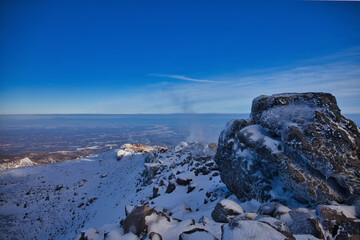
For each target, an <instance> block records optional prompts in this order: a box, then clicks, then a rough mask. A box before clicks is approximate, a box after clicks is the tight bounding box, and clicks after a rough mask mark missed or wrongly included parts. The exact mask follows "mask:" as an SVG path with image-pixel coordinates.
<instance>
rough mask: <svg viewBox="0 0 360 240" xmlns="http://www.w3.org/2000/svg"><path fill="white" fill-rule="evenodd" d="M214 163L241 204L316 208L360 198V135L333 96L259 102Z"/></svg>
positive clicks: (233, 125) (225, 135)
mask: <svg viewBox="0 0 360 240" xmlns="http://www.w3.org/2000/svg"><path fill="white" fill-rule="evenodd" d="M215 161H216V162H217V164H218V165H219V167H220V175H221V179H222V180H223V182H224V183H225V184H226V185H227V187H228V188H229V190H230V191H231V192H233V193H234V194H235V195H236V196H237V197H238V198H239V199H241V200H251V199H257V200H260V201H263V202H264V201H267V200H269V199H272V198H273V199H274V198H275V199H278V200H279V199H280V198H281V197H284V199H283V200H285V201H287V200H288V199H289V197H291V198H293V199H295V200H296V201H298V202H301V203H304V204H310V205H313V206H315V205H317V204H319V203H329V202H330V201H337V202H339V203H343V202H351V201H352V200H353V199H356V197H358V196H359V195H360V173H359V167H360V130H359V128H358V127H357V126H356V124H355V123H354V122H352V121H351V120H349V119H347V118H345V117H344V116H343V115H341V113H340V109H339V107H338V106H337V103H336V99H335V97H334V96H332V95H331V94H329V93H288V94H277V95H272V96H260V97H257V98H255V99H254V100H253V104H252V110H251V117H250V119H249V120H232V121H230V122H229V123H228V124H227V126H226V128H225V129H224V130H223V131H222V133H221V135H220V137H219V142H218V148H217V153H216V156H215Z"/></svg>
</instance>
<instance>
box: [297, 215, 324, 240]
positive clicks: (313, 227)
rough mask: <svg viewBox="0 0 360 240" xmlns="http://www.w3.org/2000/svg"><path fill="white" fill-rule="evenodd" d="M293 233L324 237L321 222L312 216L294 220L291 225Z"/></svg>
mask: <svg viewBox="0 0 360 240" xmlns="http://www.w3.org/2000/svg"><path fill="white" fill-rule="evenodd" d="M290 231H291V233H292V234H310V235H313V236H315V237H317V238H320V239H324V234H323V232H322V228H321V224H320V223H319V222H318V221H317V220H315V219H312V218H308V219H304V220H299V221H294V223H293V224H292V225H291V226H290Z"/></svg>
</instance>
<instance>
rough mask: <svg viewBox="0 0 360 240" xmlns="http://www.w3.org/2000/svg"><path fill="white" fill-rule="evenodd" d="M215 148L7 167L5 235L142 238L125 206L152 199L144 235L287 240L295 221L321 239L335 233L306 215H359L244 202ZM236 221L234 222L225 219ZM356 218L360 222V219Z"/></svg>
mask: <svg viewBox="0 0 360 240" xmlns="http://www.w3.org/2000/svg"><path fill="white" fill-rule="evenodd" d="M214 155H215V146H214V145H212V144H206V143H197V142H193V143H182V144H180V145H178V146H177V147H176V148H175V149H169V150H167V151H166V150H165V149H163V148H162V149H161V148H159V149H158V148H148V147H146V146H141V147H140V148H139V146H135V147H134V145H124V146H123V147H122V148H121V149H120V150H113V151H109V152H105V153H103V154H99V155H97V156H93V157H89V158H84V159H81V160H73V161H68V162H63V163H55V164H49V165H42V166H31V167H22V168H16V169H10V170H4V171H1V172H0V186H1V187H0V220H1V223H2V224H0V239H81V234H82V232H84V233H83V234H84V235H85V236H87V239H106V240H112V239H113V240H115V239H140V238H141V236H140V237H138V236H136V235H135V234H133V233H131V232H129V233H127V234H125V232H124V224H123V225H122V226H121V225H120V222H123V221H124V219H125V220H126V219H127V217H126V213H125V209H127V210H128V214H129V213H130V212H131V211H132V209H134V208H135V210H136V206H144V205H146V206H149V207H150V208H149V209H151V210H152V209H154V210H156V211H157V214H156V213H153V214H151V215H149V216H146V218H145V220H146V223H147V224H148V229H147V230H148V234H147V235H142V237H144V239H159V238H157V236H156V235H152V237H151V234H150V233H151V232H156V233H158V234H160V235H161V236H162V237H163V239H164V240H165V239H176V240H177V239H179V236H182V238H181V239H197V240H201V239H248V238H253V239H259V238H261V237H263V236H267V237H269V238H267V239H275V238H271V236H272V234H273V235H274V236H275V235H276V236H278V237H277V238H276V239H285V237H284V235H283V232H280V231H278V230H279V229H280V230H281V231H282V230H284V229H285V230H286V231H287V232H289V229H288V226H289V227H290V230H291V232H293V233H294V237H295V238H296V239H317V238H315V237H314V236H312V235H310V234H313V235H314V234H315V235H316V234H319V235H321V234H325V236H329V233H328V232H325V231H324V230H321V229H320V230H319V229H315V230H314V229H312V232H307V229H302V228H301V226H303V225H304V223H307V224H309V221H308V222H307V220H306V218H311V219H315V218H316V219H320V216H321V215H324V214H325V215H326V214H328V213H329V211H332V210H336V211H335V212H339V213H341V214H345V215H346V217H347V218H351V219H355V218H356V216H355V215H357V211H358V210H356V207H355V206H346V207H344V206H340V205H337V206H335V205H334V206H330V207H329V206H323V207H320V208H319V209H316V213H315V209H306V208H293V209H289V208H287V207H286V206H283V205H281V204H278V203H265V204H263V205H261V204H260V203H259V202H257V201H255V200H252V201H248V202H243V203H241V202H239V200H237V198H236V197H235V196H234V195H232V194H231V193H230V192H229V191H228V189H227V188H226V186H225V185H224V184H223V182H222V181H221V179H220V175H219V171H218V166H217V165H216V164H215V162H214ZM224 199H226V200H224ZM219 204H220V205H223V207H224V208H226V209H230V212H231V211H233V212H234V211H235V212H237V213H236V214H234V213H230V214H226V216H225V217H226V221H225V222H224V221H222V220H221V218H222V217H224V216H222V215H221V214H220V215H219V214H215V212H216V211H215V210H216V209H218V208H219ZM238 204H239V205H240V206H239V205H238ZM220 208H221V207H220ZM220 208H219V209H220ZM272 209H274V210H272ZM329 209H330V210H329ZM135 210H134V211H135ZM152 211H153V210H152ZM221 211H222V210H221V209H220V213H221ZM159 213H161V214H163V215H161V214H160V215H159ZM218 213H219V212H218ZM228 213H229V212H228ZM131 214H133V212H131ZM331 214H333V212H331ZM317 215H319V216H317ZM165 216H166V217H165ZM304 216H305V217H306V218H304ZM219 219H220V220H219ZM167 220H168V221H167ZM214 220H216V221H214ZM228 220H229V221H232V220H233V222H234V224H232V222H230V223H228V224H225V225H224V223H226V222H228ZM311 222H312V220H311V221H310V223H311ZM123 223H124V222H123ZM299 223H300V225H298V224H299ZM269 224H270V225H271V227H269V226H270V225H269ZM352 224H353V225H351V226H355V227H357V226H358V225H357V224H358V220H355V222H353V223H352ZM234 226H235V228H234ZM236 226H246V231H241V230H239V228H238V227H236ZM299 226H300V229H299ZM194 229H195V230H196V229H198V230H197V231H195V232H193V231H194ZM199 229H200V230H199ZM275 229H278V230H275ZM355 231H357V230H356V229H355ZM240 237H241V238H240ZM290 239H292V238H290ZM329 239H332V238H331V237H330V238H329Z"/></svg>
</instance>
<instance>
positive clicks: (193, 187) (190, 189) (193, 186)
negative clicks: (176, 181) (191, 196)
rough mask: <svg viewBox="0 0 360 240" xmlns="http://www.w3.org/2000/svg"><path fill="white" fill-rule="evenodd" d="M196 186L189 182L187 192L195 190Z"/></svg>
mask: <svg viewBox="0 0 360 240" xmlns="http://www.w3.org/2000/svg"><path fill="white" fill-rule="evenodd" d="M195 188H196V185H194V184H189V185H188V190H187V192H186V193H191V192H192V191H194V189H195Z"/></svg>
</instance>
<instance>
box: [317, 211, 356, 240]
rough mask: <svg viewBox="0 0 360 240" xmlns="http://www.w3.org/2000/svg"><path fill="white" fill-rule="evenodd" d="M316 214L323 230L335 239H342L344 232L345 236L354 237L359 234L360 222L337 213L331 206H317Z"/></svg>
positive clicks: (339, 212)
mask: <svg viewBox="0 0 360 240" xmlns="http://www.w3.org/2000/svg"><path fill="white" fill-rule="evenodd" d="M316 213H317V215H318V217H319V219H320V222H321V223H322V225H323V226H324V229H326V230H327V231H329V232H330V233H331V235H332V236H333V237H334V238H335V237H336V239H338V238H339V239H340V238H341V237H342V232H344V231H345V232H346V233H347V236H355V235H357V234H360V222H357V221H355V219H353V218H348V217H347V216H345V215H344V213H343V212H341V211H337V210H335V209H333V208H331V206H324V205H322V206H318V207H317V208H316Z"/></svg>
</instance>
